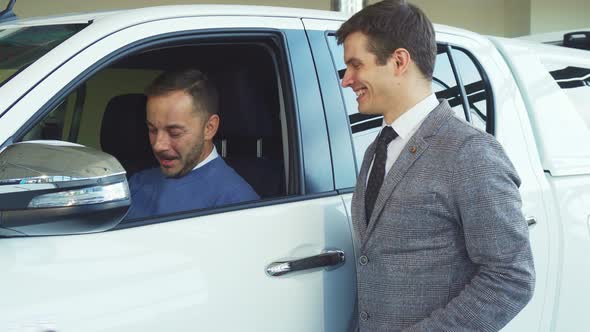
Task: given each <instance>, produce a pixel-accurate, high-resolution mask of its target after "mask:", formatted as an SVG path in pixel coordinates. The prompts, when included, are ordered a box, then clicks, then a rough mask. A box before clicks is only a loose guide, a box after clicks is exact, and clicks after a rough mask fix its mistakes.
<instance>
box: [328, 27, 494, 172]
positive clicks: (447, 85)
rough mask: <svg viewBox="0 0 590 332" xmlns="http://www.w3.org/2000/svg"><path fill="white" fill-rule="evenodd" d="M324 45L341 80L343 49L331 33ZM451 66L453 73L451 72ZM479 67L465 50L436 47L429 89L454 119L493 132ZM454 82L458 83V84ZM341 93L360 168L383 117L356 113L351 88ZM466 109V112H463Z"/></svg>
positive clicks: (486, 88) (488, 91)
mask: <svg viewBox="0 0 590 332" xmlns="http://www.w3.org/2000/svg"><path fill="white" fill-rule="evenodd" d="M327 42H328V45H329V47H330V53H331V54H332V59H333V61H334V66H335V68H336V70H337V71H338V74H339V76H340V80H342V77H343V76H344V72H345V70H346V65H345V64H344V48H343V46H342V45H338V44H337V42H336V37H335V36H334V34H328V35H327ZM453 65H454V66H455V68H456V70H453ZM479 68H480V66H479V65H478V64H477V62H476V59H475V57H473V56H472V55H471V54H470V53H469V52H467V51H466V50H463V49H456V48H453V47H450V46H448V45H445V44H439V45H438V54H437V57H436V63H435V68H434V73H433V80H432V90H433V92H435V94H436V96H437V98H444V99H447V101H448V102H449V104H450V105H451V107H452V108H453V110H454V111H455V115H456V116H457V117H458V118H461V119H463V120H465V121H468V122H470V123H471V124H472V125H474V126H476V127H478V128H480V129H482V130H486V131H488V132H490V133H493V119H491V117H488V114H489V113H491V109H492V108H493V96H492V93H491V88H490V86H489V84H487V81H486V80H485V79H484V77H483V75H482V73H483V71H482V70H481V69H479ZM458 81H459V82H461V83H462V84H458V83H457V82H458ZM341 91H342V98H343V101H344V105H345V108H346V112H347V114H348V119H349V122H350V127H351V134H352V139H353V144H354V149H355V157H356V163H357V167H360V165H361V163H362V158H363V156H364V152H365V150H366V149H367V147H368V146H369V145H370V144H371V142H373V140H374V139H375V137H376V136H377V134H378V132H379V130H380V128H381V125H382V122H383V117H382V116H374V115H365V114H360V113H359V112H358V108H357V107H358V105H357V102H356V95H355V94H354V92H353V91H352V89H349V88H341ZM466 109H468V110H469V111H468V112H466V111H465V110H466Z"/></svg>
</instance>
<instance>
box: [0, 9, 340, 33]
mask: <svg viewBox="0 0 590 332" xmlns="http://www.w3.org/2000/svg"><path fill="white" fill-rule="evenodd" d="M186 16H272V17H297V18H314V19H328V20H346V19H347V18H348V16H347V15H345V14H343V13H340V12H335V11H327V10H315V9H301V8H289V7H271V6H251V5H248V6H246V5H171V6H152V7H143V8H135V9H122V10H112V11H98V12H89V13H69V14H61V15H54V16H47V17H32V18H24V19H17V20H14V21H8V22H5V23H3V24H1V25H0V26H1V27H2V28H6V27H18V26H34V25H51V24H68V23H71V24H75V23H83V22H88V21H95V20H100V19H102V18H105V17H108V18H109V19H113V20H115V19H117V20H122V21H127V22H133V23H134V24H138V23H144V22H149V21H153V20H160V19H167V18H173V17H186Z"/></svg>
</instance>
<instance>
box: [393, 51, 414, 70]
mask: <svg viewBox="0 0 590 332" xmlns="http://www.w3.org/2000/svg"><path fill="white" fill-rule="evenodd" d="M389 61H392V62H393V64H394V73H395V74H396V75H402V74H404V73H405V72H406V71H408V67H409V66H410V62H411V61H412V58H411V57H410V52H408V50H406V49H405V48H398V49H396V50H395V51H393V53H391V57H389Z"/></svg>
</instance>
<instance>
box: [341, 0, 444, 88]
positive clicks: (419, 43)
mask: <svg viewBox="0 0 590 332" xmlns="http://www.w3.org/2000/svg"><path fill="white" fill-rule="evenodd" d="M354 32H362V33H363V34H365V35H366V36H367V37H368V44H369V45H368V51H369V52H371V53H373V54H375V56H377V63H378V64H379V65H384V64H385V63H386V62H387V59H389V57H390V56H391V54H392V53H393V51H395V50H396V49H398V48H405V49H406V50H408V52H409V53H410V56H411V57H412V59H413V60H414V63H416V65H417V66H418V68H419V69H420V71H421V72H422V74H424V76H425V78H426V79H428V80H432V73H433V71H434V61H435V59H436V39H435V33H434V27H433V26H432V22H430V20H429V19H428V17H426V14H424V12H423V11H422V10H420V8H418V7H416V6H414V5H412V4H410V3H408V2H406V1H405V0H384V1H381V2H378V3H375V4H372V5H370V6H367V7H365V8H364V9H362V10H361V11H359V12H358V13H356V14H354V15H353V16H352V17H351V18H349V19H348V20H347V21H346V22H344V23H343V24H342V26H340V28H339V29H338V31H336V38H337V39H338V44H342V43H343V42H344V40H345V39H346V37H348V35H350V34H352V33H354Z"/></svg>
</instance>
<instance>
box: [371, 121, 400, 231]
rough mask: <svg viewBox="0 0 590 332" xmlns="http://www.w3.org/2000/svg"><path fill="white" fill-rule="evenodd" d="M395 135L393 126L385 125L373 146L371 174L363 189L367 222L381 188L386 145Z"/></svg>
mask: <svg viewBox="0 0 590 332" xmlns="http://www.w3.org/2000/svg"><path fill="white" fill-rule="evenodd" d="M396 137H397V133H396V132H395V130H393V128H391V127H390V126H386V127H385V128H383V130H382V131H381V135H379V139H378V140H377V145H376V147H375V159H373V166H372V167H371V175H369V182H368V183H367V190H366V191H365V212H366V216H365V217H366V219H367V224H368V223H369V219H370V218H371V213H373V208H374V207H375V201H376V200H377V195H379V190H380V189H381V185H382V184H383V179H384V177H385V162H386V161H387V145H389V143H390V142H391V141H393V139H394V138H396Z"/></svg>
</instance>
